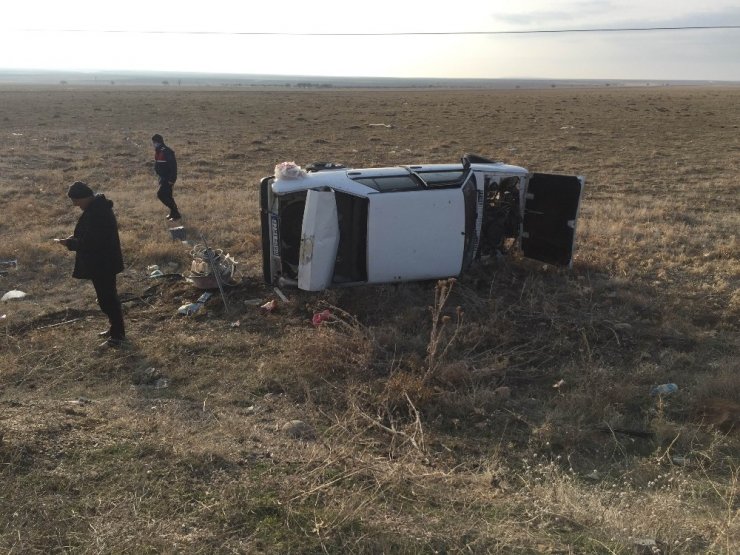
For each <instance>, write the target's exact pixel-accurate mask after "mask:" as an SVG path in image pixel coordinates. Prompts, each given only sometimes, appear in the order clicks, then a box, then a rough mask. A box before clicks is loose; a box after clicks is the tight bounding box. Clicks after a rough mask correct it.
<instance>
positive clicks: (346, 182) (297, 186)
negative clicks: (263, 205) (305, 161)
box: [272, 162, 527, 196]
mask: <svg viewBox="0 0 740 555" xmlns="http://www.w3.org/2000/svg"><path fill="white" fill-rule="evenodd" d="M470 168H471V169H472V170H473V171H480V172H491V173H505V174H515V175H523V174H526V173H527V170H526V169H525V168H522V167H519V166H512V165H509V164H503V163H501V162H493V163H473V164H470ZM462 170H464V166H463V165H462V163H457V164H419V165H408V166H389V167H382V168H337V169H334V168H332V169H326V170H322V171H318V172H308V173H306V174H304V175H302V176H301V177H297V178H282V179H277V180H275V181H274V182H273V184H272V190H273V192H275V193H277V194H285V193H290V192H295V191H302V190H306V189H313V188H318V187H330V188H332V189H337V190H339V191H345V192H348V193H353V194H359V195H363V196H364V195H368V194H372V193H375V192H377V191H376V190H375V189H373V188H371V187H368V186H367V185H364V184H362V183H359V182H357V181H356V179H361V178H376V177H393V176H407V175H410V174H413V173H416V174H418V173H422V174H423V173H425V172H446V171H450V172H452V171H462ZM422 179H423V177H422Z"/></svg>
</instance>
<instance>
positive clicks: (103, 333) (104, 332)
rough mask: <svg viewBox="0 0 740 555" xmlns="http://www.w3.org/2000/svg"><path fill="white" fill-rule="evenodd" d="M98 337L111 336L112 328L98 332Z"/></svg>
mask: <svg viewBox="0 0 740 555" xmlns="http://www.w3.org/2000/svg"><path fill="white" fill-rule="evenodd" d="M98 337H110V330H105V331H101V332H99V333H98Z"/></svg>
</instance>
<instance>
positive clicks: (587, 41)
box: [0, 0, 740, 81]
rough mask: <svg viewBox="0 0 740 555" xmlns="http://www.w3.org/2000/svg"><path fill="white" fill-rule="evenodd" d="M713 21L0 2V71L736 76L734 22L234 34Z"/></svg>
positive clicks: (537, 4)
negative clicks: (611, 30)
mask: <svg viewBox="0 0 740 555" xmlns="http://www.w3.org/2000/svg"><path fill="white" fill-rule="evenodd" d="M717 25H723V26H727V25H735V26H738V25H740V2H739V1H738V0H705V1H703V2H696V1H695V0H624V1H619V0H549V1H547V0H447V1H444V2H438V1H434V0H408V1H403V0H370V1H364V2H353V1H352V0H314V1H309V0H259V1H255V2H248V1H238V0H210V1H209V0H165V1H159V2H157V1H153V0H146V1H144V0H121V1H106V0H66V1H60V0H3V2H2V5H1V7H0V70H2V69H21V68H23V69H69V70H111V71H118V70H155V71H176V72H212V73H240V74H272V75H327V76H368V77H453V78H454V77H457V78H516V77H535V78H536V77H539V78H550V79H647V80H656V79H665V80H668V79H701V80H707V79H709V80H736V81H740V29H722V30H682V31H653V32H635V31H630V32H624V33H567V34H565V33H558V34H518V35H433V36H428V35H427V36H420V35H402V36H364V37H358V36H285V35H277V36H264V35H262V36H259V35H257V36H252V35H244V34H239V33H250V32H263V33H264V32H268V33H420V32H471V31H530V30H559V29H589V28H620V27H621V28H624V27H628V28H645V27H680V26H717ZM72 30H74V32H72ZM198 33H201V34H198ZM202 33H218V34H202ZM230 33H231V34H230Z"/></svg>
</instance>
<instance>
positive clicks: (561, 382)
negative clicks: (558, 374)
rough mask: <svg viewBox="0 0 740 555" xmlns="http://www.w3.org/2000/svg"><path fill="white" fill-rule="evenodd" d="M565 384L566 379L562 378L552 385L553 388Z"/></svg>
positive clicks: (558, 387)
mask: <svg viewBox="0 0 740 555" xmlns="http://www.w3.org/2000/svg"><path fill="white" fill-rule="evenodd" d="M564 385H565V380H563V379H561V380H559V381H558V382H557V383H554V384H553V386H552V387H553V389H560V388H561V387H563V386H564Z"/></svg>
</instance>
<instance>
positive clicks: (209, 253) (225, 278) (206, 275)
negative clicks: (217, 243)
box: [187, 241, 238, 304]
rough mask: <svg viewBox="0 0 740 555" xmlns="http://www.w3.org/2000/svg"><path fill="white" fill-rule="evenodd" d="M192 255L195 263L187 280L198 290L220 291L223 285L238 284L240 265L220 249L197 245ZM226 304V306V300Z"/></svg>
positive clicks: (192, 264)
mask: <svg viewBox="0 0 740 555" xmlns="http://www.w3.org/2000/svg"><path fill="white" fill-rule="evenodd" d="M204 242H205V241H204ZM190 255H191V256H192V258H193V261H192V263H191V264H190V275H189V276H187V279H188V281H190V282H191V283H192V284H193V285H195V286H196V287H197V288H198V289H216V288H219V289H220V288H221V285H235V284H236V273H237V272H236V266H237V264H238V263H237V261H236V260H234V257H232V256H231V255H230V254H228V253H227V254H224V253H223V251H222V250H220V249H217V250H214V249H211V248H208V246H202V245H195V247H193V250H192V251H190ZM224 304H226V300H225V299H224Z"/></svg>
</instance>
